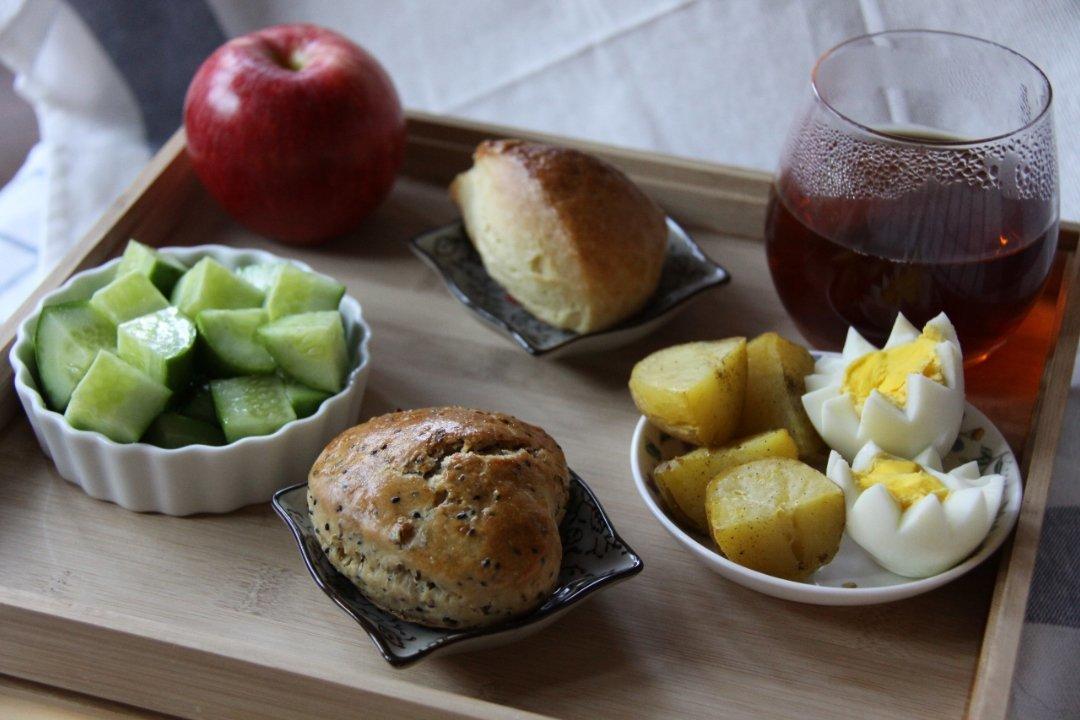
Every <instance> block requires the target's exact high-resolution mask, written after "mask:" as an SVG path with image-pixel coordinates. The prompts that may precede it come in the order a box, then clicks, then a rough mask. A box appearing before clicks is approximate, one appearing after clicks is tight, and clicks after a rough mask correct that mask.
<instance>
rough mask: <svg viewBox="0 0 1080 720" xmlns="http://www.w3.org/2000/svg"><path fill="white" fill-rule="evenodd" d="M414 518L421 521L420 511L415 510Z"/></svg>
mask: <svg viewBox="0 0 1080 720" xmlns="http://www.w3.org/2000/svg"><path fill="white" fill-rule="evenodd" d="M412 516H413V519H414V520H419V519H420V511H419V510H413V514H412Z"/></svg>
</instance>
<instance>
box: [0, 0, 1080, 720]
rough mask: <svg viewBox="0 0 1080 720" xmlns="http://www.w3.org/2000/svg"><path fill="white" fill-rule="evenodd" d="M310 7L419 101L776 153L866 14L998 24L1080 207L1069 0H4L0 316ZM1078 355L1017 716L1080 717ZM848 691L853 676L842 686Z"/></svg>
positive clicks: (1074, 43) (589, 134)
mask: <svg viewBox="0 0 1080 720" xmlns="http://www.w3.org/2000/svg"><path fill="white" fill-rule="evenodd" d="M300 20H306V21H313V22H317V23H319V24H323V25H327V26H329V27H332V28H334V29H337V30H338V31H340V32H343V33H344V34H346V35H348V36H350V37H351V38H353V39H354V40H356V41H357V42H359V43H360V44H362V45H364V46H365V47H366V48H368V49H369V50H370V51H372V52H373V53H374V54H375V55H376V56H377V57H379V58H380V60H381V61H382V62H383V63H384V64H385V65H386V67H387V68H388V70H389V71H390V73H391V74H392V76H393V77H394V79H395V82H396V83H397V86H398V90H399V92H400V93H401V95H402V98H403V101H404V103H405V104H406V106H408V107H411V108H417V109H422V110H426V111H429V112H435V113H442V114H447V115H456V116H462V117H468V118H473V119H477V120H483V121H489V122H494V123H498V124H503V125H514V126H521V127H525V128H532V129H536V130H542V131H545V132H551V133H556V134H562V135H570V136H577V137H583V138H588V139H592V140H597V141H600V142H606V143H612V144H616V145H624V146H630V147H638V148H645V149H651V150H656V151H659V152H664V153H671V154H674V155H681V156H687V157H694V158H700V159H705V160H711V161H716V162H721V163H727V164H735V165H745V166H748V167H753V168H758V169H762V170H772V169H773V167H774V165H775V163H776V161H777V159H778V155H779V152H780V148H781V145H782V143H783V140H784V137H785V134H786V132H787V129H788V125H789V123H790V122H791V121H792V119H793V117H794V115H795V113H796V111H797V109H798V107H799V106H800V104H801V103H802V102H803V100H804V98H805V96H806V93H807V92H808V85H807V83H808V77H809V72H810V68H811V67H812V65H813V63H814V60H815V59H816V58H817V57H818V56H819V55H820V54H821V53H822V52H824V51H825V50H827V49H828V48H829V47H831V46H833V45H835V44H836V43H837V42H839V41H841V40H843V39H845V38H848V37H851V36H854V35H860V34H863V33H867V32H875V31H879V30H885V29H895V28H910V27H922V28H932V29H942V30H953V31H957V32H963V33H968V34H972V35H977V36H981V37H985V38H988V39H991V40H995V41H997V42H1000V43H1002V44H1005V45H1008V46H1009V47H1012V48H1014V49H1016V50H1018V51H1019V52H1021V53H1023V54H1024V55H1026V56H1027V57H1029V58H1030V59H1031V60H1033V61H1034V62H1035V63H1036V64H1038V65H1039V66H1040V67H1042V68H1043V69H1044V70H1045V71H1046V73H1047V74H1048V76H1049V77H1050V79H1051V82H1052V83H1053V85H1054V90H1055V100H1054V103H1055V109H1054V113H1055V121H1056V128H1057V133H1058V145H1059V159H1060V162H1059V165H1060V168H1061V187H1062V195H1061V197H1062V203H1061V206H1062V216H1063V217H1064V218H1067V219H1076V220H1080V162H1078V160H1080V45H1078V40H1080V3H1078V2H1076V0H1040V1H1038V2H1023V1H1022V0H1014V1H1011V2H1007V1H1006V0H963V1H958V2H950V3H944V2H940V0H907V1H905V2H899V1H896V0H893V1H891V2H887V1H886V0H760V1H751V0H731V1H726V2H723V1H721V0H547V1H540V0H502V1H497V0H457V1H455V2H442V1H440V0H401V1H399V2H385V1H384V0H352V1H350V2H340V1H339V0H261V1H260V2H251V1H246V0H185V1H184V2H176V1H174V0H67V1H66V2H65V0H0V62H3V63H4V64H5V65H7V66H8V67H9V68H11V69H12V70H13V71H14V72H15V73H17V77H18V80H17V89H18V91H19V93H20V94H21V95H22V96H23V97H24V98H26V99H27V100H28V101H29V102H30V103H31V104H32V105H33V107H34V110H35V113H36V115H37V118H38V124H39V131H40V137H41V140H40V142H39V143H38V145H37V146H36V147H35V148H34V149H33V151H32V152H31V153H30V155H29V157H28V159H27V161H26V163H25V165H24V166H23V168H22V169H21V170H20V172H19V173H18V174H17V175H16V177H15V178H14V179H13V180H12V181H11V182H10V183H9V184H8V185H7V186H6V187H4V188H3V189H2V190H0V253H2V257H3V258H4V260H5V262H0V315H4V316H6V315H7V314H8V313H10V312H11V311H12V310H13V309H14V308H15V307H16V306H17V305H18V303H19V302H20V301H21V298H22V297H23V296H24V295H25V293H26V292H27V291H29V289H30V288H32V287H33V285H34V283H35V281H36V280H37V279H38V278H40V276H41V275H43V274H44V273H45V272H47V270H48V269H49V268H50V267H51V266H52V264H53V263H55V261H56V260H57V258H59V257H60V256H61V255H62V254H63V252H64V251H65V250H66V249H67V248H68V247H69V246H70V245H71V243H72V242H74V241H75V240H76V239H77V238H78V237H80V236H81V235H82V234H83V233H84V232H85V231H86V229H87V228H88V227H89V226H90V224H92V223H93V221H94V220H95V219H96V218H97V216H98V215H99V214H100V213H101V211H102V210H103V208H104V207H105V205H106V204H107V203H108V202H110V201H111V200H112V199H113V198H114V197H115V196H116V195H117V194H118V193H119V192H120V190H122V189H123V187H124V186H126V185H127V183H128V182H130V180H131V179H132V178H133V177H134V175H135V174H136V173H137V172H138V171H139V169H140V168H141V167H142V165H143V164H144V163H145V162H146V160H147V159H148V158H149V157H150V153H151V151H152V150H153V149H155V148H156V147H158V146H159V145H160V144H161V143H162V142H163V141H164V140H165V139H166V138H167V137H168V136H169V134H171V132H172V131H173V130H174V129H175V128H176V127H177V126H178V125H179V124H180V107H181V103H182V99H183V94H184V91H185V89H186V86H187V82H188V79H189V78H190V77H191V74H192V73H193V72H194V70H195V68H196V67H197V66H198V64H199V62H201V60H202V58H204V57H205V56H206V55H207V54H208V53H209V52H210V51H211V50H212V49H213V48H214V47H216V46H217V45H218V44H219V43H220V42H221V41H222V39H223V38H224V37H226V36H233V35H236V34H241V33H244V32H247V31H249V30H253V29H256V28H258V27H262V26H266V25H270V24H275V23H280V22H293V21H300ZM1077 395H1080V372H1078V374H1077V376H1076V377H1074V382H1073V389H1072V398H1071V400H1070V404H1069V410H1068V417H1067V418H1066V421H1065V426H1064V436H1063V441H1062V444H1061V450H1060V453H1059V457H1058V458H1057V465H1056V476H1055V483H1054V487H1053V490H1052V493H1051V506H1050V509H1049V511H1048V513H1047V517H1046V525H1045V529H1044V534H1043V538H1042V545H1041V548H1040V552H1039V560H1038V565H1037V568H1036V575H1035V582H1034V584H1033V587H1032V595H1031V602H1030V606H1029V611H1028V623H1027V625H1026V627H1025V635H1024V640H1023V644H1022V648H1021V652H1020V658H1019V662H1018V671H1017V675H1016V680H1015V684H1014V688H1013V701H1012V705H1011V713H1012V715H1013V716H1014V717H1017V718H1037V719H1040V718H1075V717H1080V684H1078V683H1077V678H1078V677H1080V560H1078V558H1080V555H1078V553H1077V552H1076V550H1075V549H1076V548H1077V546H1078V542H1080V486H1078V484H1077V479H1078V477H1077V476H1078V473H1077V468H1078V467H1080V450H1078V448H1077V443H1076V442H1075V440H1076V437H1077V432H1076V430H1077V428H1078V427H1080V424H1078V421H1080V398H1078V397H1076V396H1077ZM838 691H842V688H838Z"/></svg>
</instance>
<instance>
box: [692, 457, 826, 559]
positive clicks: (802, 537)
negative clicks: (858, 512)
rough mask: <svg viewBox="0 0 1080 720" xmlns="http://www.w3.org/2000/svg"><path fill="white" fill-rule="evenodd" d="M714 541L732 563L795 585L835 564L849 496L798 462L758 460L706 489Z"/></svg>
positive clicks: (738, 468)
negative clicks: (827, 565) (845, 499)
mask: <svg viewBox="0 0 1080 720" xmlns="http://www.w3.org/2000/svg"><path fill="white" fill-rule="evenodd" d="M706 513H707V515H708V519H709V525H710V529H711V531H712V536H713V539H714V540H715V541H716V544H717V545H718V546H719V547H720V550H721V551H722V552H723V553H724V555H725V556H726V557H727V558H728V559H729V560H731V561H733V562H736V563H738V564H740V565H743V566H744V567H748V568H750V569H752V570H757V571H759V572H763V573H767V574H769V575H774V576H776V577H781V578H786V579H789V580H802V579H804V578H806V577H808V576H810V575H812V574H813V573H814V572H816V571H817V570H818V568H820V567H821V566H822V565H825V564H827V563H828V562H830V561H831V560H832V559H833V557H834V556H835V555H836V551H837V550H838V549H839V547H840V539H841V536H842V535H843V532H844V520H845V509H844V493H843V492H842V491H841V490H840V488H839V487H838V486H837V485H835V484H834V483H833V482H832V481H831V480H829V479H828V478H826V477H825V476H824V475H822V474H821V473H820V472H818V471H817V470H815V469H813V468H812V467H810V466H809V465H806V464H805V463H802V462H799V461H798V460H791V459H787V458H780V459H770V460H757V461H755V462H751V463H747V464H745V465H739V466H737V467H735V468H732V469H731V470H729V471H727V472H724V473H721V474H720V475H718V476H717V477H716V478H714V479H713V480H712V481H711V482H710V483H709V486H708V488H707V489H706Z"/></svg>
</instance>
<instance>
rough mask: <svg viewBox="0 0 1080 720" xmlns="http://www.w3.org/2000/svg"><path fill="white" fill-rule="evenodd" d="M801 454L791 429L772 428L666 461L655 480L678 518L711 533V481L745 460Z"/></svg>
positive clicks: (659, 468)
mask: <svg viewBox="0 0 1080 720" xmlns="http://www.w3.org/2000/svg"><path fill="white" fill-rule="evenodd" d="M798 456H799V449H798V447H796V445H795V441H794V440H793V439H792V438H791V435H790V434H789V433H788V431H787V430H784V429H780V430H771V431H769V432H764V433H760V434H758V435H751V436H750V437H744V438H741V439H739V440H736V441H734V442H732V443H729V444H727V445H724V446H722V447H718V448H697V449H696V450H692V451H690V452H688V453H686V454H685V455H680V456H679V457H676V458H672V459H671V460H667V461H666V462H662V463H660V464H659V465H657V466H656V469H655V470H653V481H654V482H655V483H656V486H657V489H658V490H659V492H660V497H661V498H663V500H664V503H665V504H666V505H667V506H668V509H669V510H670V511H671V514H672V516H673V517H675V519H676V520H678V521H683V520H688V521H689V524H690V525H692V526H694V527H696V528H697V529H699V530H701V531H702V532H708V531H709V521H708V518H707V517H706V513H705V489H706V488H707V487H708V485H709V481H710V480H712V479H713V478H714V477H716V476H717V475H718V474H719V473H721V472H723V471H725V470H728V469H730V468H733V467H735V466H736V465H742V464H743V463H748V462H752V461H754V460H763V459H765V458H778V457H786V458H791V459H795V458H798Z"/></svg>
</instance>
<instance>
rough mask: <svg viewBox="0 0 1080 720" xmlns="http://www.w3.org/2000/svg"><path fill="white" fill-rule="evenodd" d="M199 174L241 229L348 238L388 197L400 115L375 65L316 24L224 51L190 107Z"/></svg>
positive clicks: (236, 42)
mask: <svg viewBox="0 0 1080 720" xmlns="http://www.w3.org/2000/svg"><path fill="white" fill-rule="evenodd" d="M184 128H185V129H186V130H187V147H188V154H189V155H190V156H191V162H192V165H193V166H194V168H195V172H196V174H198V176H199V179H201V180H202V182H203V184H204V185H206V187H207V189H208V190H209V191H210V194H211V195H213V196H214V197H215V198H216V199H217V200H218V202H220V203H221V204H222V205H223V206H224V207H225V209H226V210H227V211H228V212H229V213H230V214H231V215H232V216H233V217H234V218H236V219H237V220H239V221H240V222H241V223H243V224H244V225H246V226H247V227H249V228H250V229H252V230H254V231H255V232H257V233H260V234H262V235H268V236H270V237H274V238H277V239H279V240H283V241H285V242H289V243H294V244H311V243H316V242H319V241H322V240H326V239H328V238H331V237H334V236H336V235H341V234H342V233H345V232H347V231H349V230H351V229H353V228H354V227H356V225H357V224H358V223H359V222H360V221H361V220H362V219H363V218H364V217H365V216H366V215H367V214H368V213H370V212H371V211H372V210H373V209H374V208H375V207H376V206H377V205H378V204H379V203H380V202H381V201H382V200H383V198H385V197H386V195H387V193H388V192H389V191H390V187H391V186H392V185H393V184H394V176H395V175H396V174H397V171H398V169H399V168H400V167H401V161H402V159H403V157H404V154H405V117H404V115H403V114H402V111H401V102H400V101H399V100H398V95H397V92H396V91H395V90H394V85H393V83H392V82H391V81H390V77H389V75H387V74H386V71H385V70H383V68H382V66H381V65H379V63H378V61H377V60H375V58H373V57H372V56H371V55H369V54H368V53H367V52H365V51H364V50H363V49H361V48H360V47H358V46H357V45H355V44H354V43H352V42H350V41H349V40H347V39H346V38H344V37H342V36H341V35H338V34H337V33H335V32H332V31H330V30H327V29H325V28H321V27H317V26H315V25H279V26H277V27H271V28H266V29H265V30H259V31H257V32H253V33H251V34H250V35H244V36H243V37H238V38H235V39H233V40H230V41H229V42H227V43H225V44H224V45H222V46H221V47H219V48H218V49H217V50H215V51H214V53H213V54H212V55H211V56H210V57H209V58H207V59H206V61H205V62H204V63H203V64H202V66H201V67H200V68H199V70H198V72H196V73H195V77H194V78H193V79H192V81H191V85H190V86H189V87H188V92H187V98H186V99H185V101H184Z"/></svg>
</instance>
